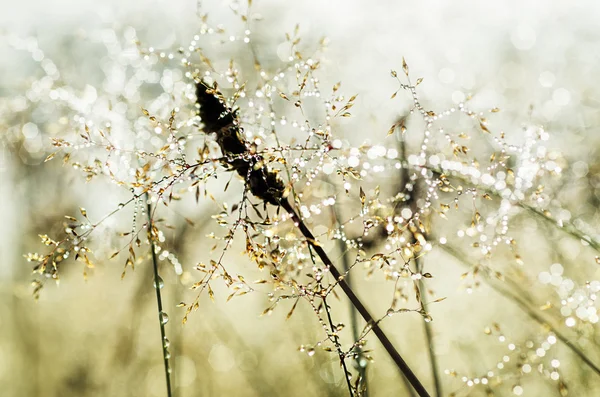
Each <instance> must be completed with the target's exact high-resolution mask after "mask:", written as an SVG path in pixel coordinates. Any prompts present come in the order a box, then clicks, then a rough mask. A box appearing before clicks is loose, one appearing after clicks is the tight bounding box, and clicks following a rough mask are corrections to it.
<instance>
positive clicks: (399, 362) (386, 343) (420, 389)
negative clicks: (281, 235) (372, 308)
mask: <svg viewBox="0 0 600 397" xmlns="http://www.w3.org/2000/svg"><path fill="white" fill-rule="evenodd" d="M281 206H282V207H283V208H284V209H285V210H286V211H287V212H288V213H289V214H290V216H291V217H292V220H293V222H294V224H295V225H296V226H297V227H298V229H299V230H300V232H302V234H303V235H304V237H305V238H306V240H307V241H308V243H309V244H310V245H311V246H312V248H313V249H314V250H315V252H316V253H317V255H318V256H319V258H320V259H321V261H322V262H323V263H324V264H325V265H326V266H327V267H328V268H329V271H330V272H331V274H332V275H333V277H334V278H335V280H336V281H337V282H338V284H339V285H340V287H341V288H342V290H343V291H344V293H345V294H346V296H347V297H348V299H350V301H351V302H352V304H353V305H354V307H356V310H358V312H359V313H360V315H361V316H362V318H363V319H364V320H365V321H366V322H367V324H368V326H370V327H371V329H372V330H373V333H374V334H375V336H377V338H378V339H379V341H380V342H381V344H382V345H383V347H384V348H385V350H386V351H387V352H388V354H389V355H390V357H391V358H392V360H393V361H394V363H395V364H396V366H397V367H398V369H399V370H400V372H402V374H403V375H404V376H405V377H406V379H408V381H409V382H410V384H411V385H412V387H413V388H414V389H415V391H416V392H417V394H418V395H419V396H420V397H429V393H427V390H426V389H425V387H424V386H423V384H422V383H421V381H420V380H419V378H417V376H416V375H415V374H414V372H413V371H412V370H411V369H410V367H409V366H408V364H407V363H406V361H404V359H403V358H402V356H401V355H400V353H398V351H397V350H396V348H395V347H394V345H393V344H392V342H391V341H390V340H389V339H388V337H387V335H386V334H385V333H384V332H383V330H382V329H381V328H380V327H379V325H378V324H377V321H375V319H374V318H373V316H371V314H370V313H369V311H368V310H367V308H366V307H365V306H364V305H363V304H362V302H361V301H360V299H358V297H357V296H356V295H355V294H354V291H353V290H352V288H350V286H349V285H348V284H347V283H346V281H345V280H344V277H343V276H342V274H341V273H340V272H339V271H338V270H337V268H336V267H335V266H334V264H333V263H332V262H331V259H329V257H328V256H327V254H326V253H325V251H324V250H323V248H322V247H321V246H320V245H319V244H318V243H317V240H316V239H315V237H314V236H313V234H312V233H311V232H310V230H309V229H308V227H306V225H305V224H304V222H303V221H302V220H301V219H300V217H298V215H297V214H296V211H294V209H293V208H292V206H291V204H290V203H289V201H288V200H287V199H283V200H282V201H281Z"/></svg>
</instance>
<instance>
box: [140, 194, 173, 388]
mask: <svg viewBox="0 0 600 397" xmlns="http://www.w3.org/2000/svg"><path fill="white" fill-rule="evenodd" d="M146 202H147V204H148V209H147V211H148V239H149V240H150V251H151V252H152V266H153V268H154V289H155V290H156V306H157V308H158V323H159V324H160V337H161V345H162V352H163V361H164V363H165V378H166V382H167V397H171V396H172V392H171V369H170V368H169V346H168V344H167V334H166V331H165V324H166V321H165V313H164V312H163V306H162V296H161V294H160V289H161V287H162V281H161V278H160V276H159V275H158V258H157V257H156V249H155V248H156V247H155V245H154V240H153V238H152V229H153V228H154V223H153V222H152V204H151V202H150V197H149V195H148V194H147V193H146Z"/></svg>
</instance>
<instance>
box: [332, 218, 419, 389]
mask: <svg viewBox="0 0 600 397" xmlns="http://www.w3.org/2000/svg"><path fill="white" fill-rule="evenodd" d="M333 211H334V215H335V218H336V222H339V219H340V217H339V214H338V213H337V210H336V209H335V207H333ZM336 241H337V242H338V246H339V250H340V252H341V255H342V266H343V268H344V273H345V274H346V282H347V283H348V286H349V287H350V288H353V286H352V278H351V277H350V273H349V272H350V260H349V259H348V250H346V249H345V247H344V242H343V241H342V240H341V239H338V240H336ZM350 326H351V327H352V339H353V340H354V341H355V342H356V341H358V339H359V330H358V318H357V311H356V308H355V307H354V306H353V305H352V302H350ZM356 350H357V354H356V355H355V357H356V359H355V361H356V369H357V371H358V376H359V380H358V384H357V389H358V390H364V393H362V396H363V397H368V396H369V388H368V387H367V365H368V361H367V360H366V359H365V357H364V353H363V352H362V349H361V348H360V347H359V346H357V347H356ZM403 379H405V378H403ZM407 387H409V388H410V385H407Z"/></svg>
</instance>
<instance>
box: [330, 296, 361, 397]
mask: <svg viewBox="0 0 600 397" xmlns="http://www.w3.org/2000/svg"><path fill="white" fill-rule="evenodd" d="M323 306H325V313H327V320H328V322H329V327H330V328H331V336H332V337H333V340H334V344H335V349H336V350H337V352H338V355H339V357H340V364H341V365H342V369H343V371H344V378H346V385H347V386H348V392H349V393H350V397H354V393H353V392H352V384H351V383H350V372H348V367H347V366H346V357H344V353H343V352H342V347H341V345H340V338H339V336H338V334H337V330H336V328H335V325H333V320H332V319H331V310H330V308H329V305H328V304H327V299H326V298H325V297H323Z"/></svg>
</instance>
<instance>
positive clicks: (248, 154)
mask: <svg viewBox="0 0 600 397" xmlns="http://www.w3.org/2000/svg"><path fill="white" fill-rule="evenodd" d="M196 95H197V101H198V105H199V106H200V109H199V115H200V118H201V120H202V123H203V124H204V132H205V133H209V134H210V133H214V134H215V135H216V142H217V144H218V145H219V147H220V149H221V151H222V153H223V155H224V157H225V160H224V161H222V164H223V165H224V166H225V167H227V168H228V169H230V170H231V171H236V172H237V173H238V175H240V176H241V177H242V178H244V179H245V181H246V185H247V188H248V190H250V192H251V193H252V194H253V195H254V196H256V197H257V198H259V199H261V200H262V201H263V202H264V203H265V205H266V204H267V203H269V204H272V205H275V206H281V207H282V208H283V209H284V210H285V211H286V212H287V213H288V214H289V215H290V217H291V219H292V221H293V223H294V226H295V227H297V228H298V230H299V231H300V232H301V233H302V235H303V236H304V238H305V239H306V241H307V242H308V244H309V245H310V246H311V247H312V249H313V250H314V251H315V252H316V253H317V255H318V256H319V258H320V259H321V261H322V262H323V263H324V264H325V266H326V267H327V268H328V269H329V271H330V272H331V275H332V276H333V277H334V279H335V280H336V282H337V283H338V284H339V286H340V287H341V288H342V290H343V291H344V293H345V294H346V296H347V297H348V298H349V299H350V301H351V302H352V304H353V305H354V307H355V308H356V309H357V311H358V312H359V313H360V315H361V316H362V317H363V319H364V320H365V321H366V322H367V327H370V328H371V330H372V331H373V333H374V334H375V335H376V336H377V338H378V339H379V341H380V342H381V344H382V345H383V347H384V348H385V350H386V351H387V353H388V354H389V355H390V357H391V358H392V360H393V361H394V362H395V364H396V366H397V367H398V369H399V370H400V372H401V373H402V374H403V375H404V376H405V377H406V379H407V380H408V381H409V382H410V384H411V385H412V386H413V388H414V389H415V391H416V392H417V394H418V395H419V396H421V397H428V396H429V393H428V392H427V390H426V389H425V387H424V386H423V384H422V383H421V381H420V380H419V378H418V377H417V376H416V375H415V374H414V372H413V371H412V370H411V369H410V367H409V366H408V364H407V363H406V361H405V360H404V359H403V358H402V356H401V355H400V353H398V351H397V350H396V348H395V347H394V345H393V344H392V342H391V341H390V340H389V338H388V337H387V335H386V334H385V333H384V332H383V330H382V329H381V328H380V327H379V323H378V321H376V320H375V318H374V317H373V316H372V315H371V314H370V313H369V311H368V310H367V308H366V307H365V306H364V305H363V303H362V302H361V300H360V299H359V298H358V297H357V296H356V294H355V293H354V291H353V290H352V288H351V287H350V286H349V285H348V283H347V282H346V281H345V279H344V275H343V274H342V273H340V271H339V270H338V269H337V268H336V267H335V265H334V264H333V262H332V261H331V259H330V258H329V257H328V255H327V254H326V253H325V251H324V250H323V248H322V247H321V245H320V244H319V242H318V241H317V239H316V238H315V237H314V235H313V234H312V232H311V231H310V230H309V229H308V227H307V226H306V224H305V223H304V222H303V221H302V219H301V218H300V217H299V216H298V214H297V213H296V211H295V210H294V208H293V206H292V205H291V204H290V202H289V201H288V199H287V196H288V194H289V190H290V189H289V188H288V187H286V186H285V184H284V182H283V181H282V180H281V179H280V178H279V176H278V175H277V172H276V171H274V170H271V169H270V168H269V167H268V166H267V165H266V164H265V162H264V159H263V158H262V156H261V155H260V154H257V153H256V152H253V150H252V148H251V147H250V145H249V144H248V143H247V142H246V140H245V139H244V137H243V134H242V131H241V127H240V126H239V120H238V119H237V114H236V111H235V110H233V109H231V108H230V107H229V106H228V105H227V103H226V101H225V99H224V98H223V96H222V94H221V93H220V92H219V90H218V88H217V85H216V84H213V85H212V86H211V85H209V84H208V83H207V82H205V81H199V82H197V84H196Z"/></svg>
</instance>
